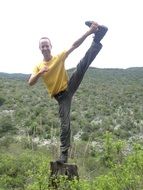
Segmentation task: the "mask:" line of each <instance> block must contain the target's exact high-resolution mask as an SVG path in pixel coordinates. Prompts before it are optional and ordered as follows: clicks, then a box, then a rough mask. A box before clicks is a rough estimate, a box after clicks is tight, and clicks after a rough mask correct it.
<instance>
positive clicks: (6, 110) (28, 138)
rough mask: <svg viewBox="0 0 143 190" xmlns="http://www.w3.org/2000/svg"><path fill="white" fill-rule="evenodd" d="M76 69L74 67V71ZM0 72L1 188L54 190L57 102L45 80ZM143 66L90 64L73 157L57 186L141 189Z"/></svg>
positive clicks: (77, 104) (78, 102)
mask: <svg viewBox="0 0 143 190" xmlns="http://www.w3.org/2000/svg"><path fill="white" fill-rule="evenodd" d="M72 71H73V70H70V71H69V75H70V74H71V72H72ZM28 77H29V75H24V74H6V73H0V152H1V154H0V190H22V189H23V190H48V189H51V188H50V187H49V174H50V173H49V162H50V161H51V160H54V159H56V158H57V157H58V153H59V131H60V127H59V126H60V122H59V119H58V105H57V103H56V101H55V100H54V99H51V98H50V97H48V94H47V91H46V89H45V88H44V86H43V84H42V81H39V82H38V83H37V84H36V85H35V86H33V87H29V86H28V84H27V79H28ZM142 100H143V68H130V69H125V70H124V69H95V68H90V69H89V70H88V72H87V73H86V76H85V78H84V80H83V82H82V84H81V86H80V88H79V89H78V91H77V93H76V94H75V96H74V98H73V104H72V110H71V118H72V124H71V128H72V148H71V152H70V160H69V161H70V162H74V163H76V164H77V165H78V168H79V175H80V180H79V181H77V180H76V179H75V180H74V181H67V180H66V178H64V177H62V178H61V179H60V185H59V188H58V189H59V190H64V189H69V190H124V189H129V190H141V189H143V148H142V145H143V141H142V139H143V114H142V113H143V101H142Z"/></svg>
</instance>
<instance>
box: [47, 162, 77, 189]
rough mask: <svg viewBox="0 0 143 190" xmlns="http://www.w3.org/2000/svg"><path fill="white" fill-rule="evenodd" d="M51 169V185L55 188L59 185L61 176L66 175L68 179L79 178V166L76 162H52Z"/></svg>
mask: <svg viewBox="0 0 143 190" xmlns="http://www.w3.org/2000/svg"><path fill="white" fill-rule="evenodd" d="M50 171H51V173H50V186H52V187H55V188H57V187H58V183H59V182H58V178H59V177H60V176H66V177H67V180H73V179H74V178H76V179H77V180H79V175H78V167H77V165H75V164H68V163H64V164H60V163H58V162H50Z"/></svg>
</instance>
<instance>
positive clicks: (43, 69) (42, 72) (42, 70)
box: [39, 66, 49, 76]
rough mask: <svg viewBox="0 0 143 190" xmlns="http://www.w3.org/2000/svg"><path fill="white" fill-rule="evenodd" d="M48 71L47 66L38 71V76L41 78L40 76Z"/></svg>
mask: <svg viewBox="0 0 143 190" xmlns="http://www.w3.org/2000/svg"><path fill="white" fill-rule="evenodd" d="M48 70H49V67H48V66H45V67H43V68H42V69H41V70H40V71H39V74H40V76H42V75H43V74H44V73H46V72H47V71H48Z"/></svg>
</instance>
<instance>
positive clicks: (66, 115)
mask: <svg viewBox="0 0 143 190" xmlns="http://www.w3.org/2000/svg"><path fill="white" fill-rule="evenodd" d="M85 24H86V25H87V26H89V29H88V31H87V32H85V34H84V35H83V36H82V37H80V38H79V39H78V40H77V41H75V42H74V43H73V45H72V46H71V47H70V48H69V49H68V50H66V51H63V52H62V53H60V54H59V55H57V56H52V54H51V49H52V45H51V42H50V39H49V38H47V37H43V38H41V39H40V41H39V49H40V51H41V53H42V54H43V61H42V62H41V63H39V65H37V66H36V67H35V68H34V71H33V74H32V75H31V77H30V78H29V81H28V83H29V85H34V84H35V83H36V82H37V81H38V79H39V78H40V77H42V78H43V81H44V83H45V84H46V87H47V90H48V93H49V94H50V95H51V97H54V98H55V99H56V101H57V102H58V104H59V117H60V120H61V135H60V141H61V146H60V152H61V153H60V158H59V160H57V162H59V163H66V162H67V161H68V149H69V147H70V134H71V129H70V107H71V101H72V97H73V95H74V93H75V92H76V90H77V88H78V87H79V85H80V83H81V81H82V79H83V76H84V74H85V72H86V70H87V69H88V67H89V65H90V64H91V63H92V61H93V60H94V58H95V57H96V55H97V54H98V53H99V51H100V50H101V48H102V44H101V43H100V41H101V39H102V38H103V37H104V35H105V34H106V32H107V30H108V28H107V27H105V26H101V25H99V24H97V23H96V22H93V21H87V22H85ZM91 34H94V37H93V42H92V44H91V47H90V48H89V49H88V51H87V52H86V54H85V55H84V57H83V59H82V60H80V62H79V63H78V65H77V67H76V70H75V71H74V73H73V74H72V75H71V77H70V79H68V75H67V72H66V70H65V67H64V62H65V60H66V58H67V57H68V55H69V54H70V53H71V52H73V51H74V50H75V49H76V48H77V47H79V46H80V45H81V44H82V43H83V41H84V40H85V39H86V38H87V37H88V36H89V35H91Z"/></svg>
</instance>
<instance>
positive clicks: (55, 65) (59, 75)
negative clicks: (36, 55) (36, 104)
mask: <svg viewBox="0 0 143 190" xmlns="http://www.w3.org/2000/svg"><path fill="white" fill-rule="evenodd" d="M65 59H66V51H64V52H62V53H61V54H59V55H57V56H54V57H52V59H51V60H50V61H48V62H45V61H42V62H41V63H39V64H38V65H37V66H36V67H35V68H34V70H33V74H37V73H38V72H39V71H40V70H41V69H42V67H45V66H48V68H49V70H48V71H47V72H46V73H44V75H43V76H42V78H43V81H44V83H45V85H46V87H47V90H48V93H49V94H50V95H51V96H53V95H55V94H57V93H59V92H61V91H63V90H65V89H66V88H67V82H68V75H67V71H66V70H65V65H64V62H65Z"/></svg>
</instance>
